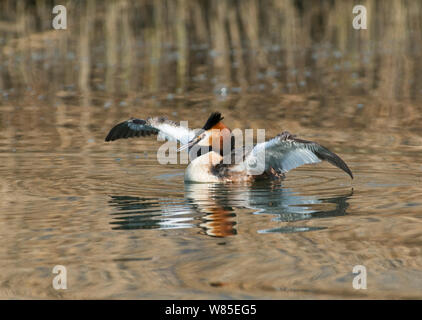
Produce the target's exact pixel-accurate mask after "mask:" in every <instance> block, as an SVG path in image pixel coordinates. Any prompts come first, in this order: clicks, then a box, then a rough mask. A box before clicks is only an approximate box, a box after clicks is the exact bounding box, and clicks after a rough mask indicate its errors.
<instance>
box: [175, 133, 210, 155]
mask: <svg viewBox="0 0 422 320" xmlns="http://www.w3.org/2000/svg"><path fill="white" fill-rule="evenodd" d="M204 136H205V132H204V131H201V132H200V133H198V134H197V135H196V137H194V138H193V139H192V140H191V141H189V142H188V143H186V144H185V145H183V146H181V147H180V148H179V149H177V152H180V151H183V150H186V149H189V148H191V147H193V146H194V145H195V144H197V143H198V142H199V141H201V140H202V139H203V138H204Z"/></svg>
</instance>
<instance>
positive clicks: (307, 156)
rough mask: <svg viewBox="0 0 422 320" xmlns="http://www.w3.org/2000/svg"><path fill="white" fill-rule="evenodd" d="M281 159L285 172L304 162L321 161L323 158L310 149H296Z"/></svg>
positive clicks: (282, 168)
mask: <svg viewBox="0 0 422 320" xmlns="http://www.w3.org/2000/svg"><path fill="white" fill-rule="evenodd" d="M279 161H280V163H281V170H282V171H283V172H287V171H290V170H292V169H294V168H297V167H299V166H301V165H304V164H310V163H318V162H321V160H320V159H318V157H317V156H316V155H315V154H314V153H313V152H312V151H310V150H308V149H294V150H291V151H288V152H287V153H285V154H284V156H282V157H281V158H280V159H279Z"/></svg>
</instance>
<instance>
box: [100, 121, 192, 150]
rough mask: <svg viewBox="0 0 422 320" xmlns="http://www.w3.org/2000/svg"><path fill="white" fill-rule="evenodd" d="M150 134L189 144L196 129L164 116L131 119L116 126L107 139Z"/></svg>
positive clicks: (112, 139)
mask: <svg viewBox="0 0 422 320" xmlns="http://www.w3.org/2000/svg"><path fill="white" fill-rule="evenodd" d="M150 135H158V136H159V138H162V139H165V140H170V141H180V142H181V143H182V144H187V143H188V142H189V141H190V140H191V139H193V138H194V137H195V131H194V130H190V129H189V128H187V127H183V126H180V125H179V124H177V123H175V122H173V121H170V120H168V119H167V118H163V117H154V118H148V119H146V120H142V119H130V120H127V121H124V122H121V123H119V124H117V125H116V126H114V127H113V128H112V129H111V130H110V132H109V133H108V135H107V137H106V138H105V141H114V140H117V139H127V138H132V137H144V136H150Z"/></svg>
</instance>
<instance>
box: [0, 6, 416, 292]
mask: <svg viewBox="0 0 422 320" xmlns="http://www.w3.org/2000/svg"><path fill="white" fill-rule="evenodd" d="M37 3H39V5H38V6H37V7H33V6H32V5H25V6H19V5H15V2H14V1H5V2H4V3H2V4H1V5H0V6H2V10H0V12H1V14H0V22H2V24H1V25H0V43H1V49H0V58H1V59H0V177H1V179H0V239H1V243H2V246H1V248H0V270H1V273H0V297H1V298H6V299H10V298H65V299H70V298H140V299H145V298H148V299H154V298H156V299H161V298H164V299H167V298H168V299H170V298H178V299H207V298H213V299H226V298H253V299H255V298H257V299H258V298H259V299H261V298H268V299H285V298H288V299H290V298H292V299H293V298H317V299H321V298H336V299H338V298H421V297H422V254H421V247H422V232H421V231H422V229H421V212H422V200H421V194H422V162H421V156H422V147H421V146H422V130H421V125H420V124H421V123H422V122H421V121H422V108H421V105H422V81H421V78H420V74H421V72H422V65H421V61H422V59H421V58H422V57H421V52H422V48H421V43H422V42H421V39H422V33H421V28H420V25H421V17H422V13H421V8H422V6H421V5H420V4H419V3H417V2H416V1H415V2H398V1H394V2H393V1H391V3H390V1H383V2H380V1H367V5H368V7H369V9H368V12H369V14H370V19H369V22H368V30H367V31H355V30H353V29H352V28H351V20H352V18H353V16H352V14H351V12H352V7H351V4H349V3H348V2H346V1H333V2H331V3H332V4H331V5H328V4H327V3H326V2H323V5H321V6H319V7H318V6H311V5H309V4H307V3H306V2H304V3H302V2H301V1H268V2H264V3H261V2H259V1H242V2H239V3H237V2H230V1H228V2H225V1H221V2H220V1H219V2H218V5H217V4H216V3H217V2H215V3H214V2H211V3H201V2H198V3H197V2H189V1H154V2H152V1H151V3H148V2H139V3H135V4H133V3H132V2H131V1H113V2H107V3H103V2H101V1H90V2H86V3H83V4H80V3H79V2H78V3H76V2H72V1H70V2H69V8H68V12H69V14H70V16H69V17H68V24H69V26H68V30H66V31H64V30H61V31H55V30H52V29H51V27H50V24H49V23H47V22H48V21H49V19H50V18H51V13H50V11H49V6H50V4H49V2H48V1H46V2H43V1H40V2H37ZM173 13H177V14H173ZM387 16H389V17H393V18H392V19H391V20H386V19H385V17H387ZM280 17H281V18H280ZM46 21H47V22H46ZM212 111H220V112H222V113H223V115H224V117H225V123H226V124H227V125H228V126H229V127H231V128H253V129H258V128H265V129H266V135H267V137H271V136H274V135H276V134H278V133H280V132H282V131H284V130H289V131H290V132H292V133H294V134H297V135H298V136H299V137H301V138H304V139H308V140H315V141H318V142H319V143H321V144H323V145H325V146H327V147H328V148H330V149H331V150H332V151H334V152H336V153H338V154H339V155H340V156H341V157H342V158H343V159H344V160H345V161H346V162H347V163H348V165H349V167H350V168H351V170H352V171H353V173H354V176H355V179H354V180H351V179H350V178H349V177H348V176H347V175H345V174H344V173H343V172H341V171H340V170H338V169H336V168H334V167H332V166H330V165H329V164H326V163H322V164H318V165H315V166H304V167H301V168H298V169H297V170H293V171H291V172H289V173H288V175H287V178H286V180H285V181H283V182H282V183H276V182H270V183H255V184H236V185H233V184H185V183H184V182H183V172H184V166H182V165H166V166H164V165H159V164H158V163H157V160H156V151H157V148H158V147H159V146H160V144H161V143H162V142H158V141H156V140H155V139H154V138H146V139H128V140H119V141H115V142H113V143H105V142H104V137H105V136H106V134H107V133H108V130H109V129H110V128H111V127H112V126H113V125H114V124H116V123H118V122H119V121H122V120H125V119H128V118H129V117H131V116H136V117H140V118H143V117H147V116H150V115H167V116H169V117H170V118H172V119H174V120H188V121H189V124H190V125H191V126H192V127H193V128H196V127H200V126H202V125H203V122H204V121H205V120H206V118H207V117H208V115H209V113H210V112H212ZM55 265H64V266H66V268H67V273H68V289H67V290H64V291H57V290H54V289H53V287H52V284H51V282H52V279H53V277H54V274H53V273H52V269H53V267H54V266H55ZM355 265H364V266H365V267H366V268H367V273H368V278H367V279H368V280H367V286H368V289H367V290H355V289H353V287H352V281H353V277H354V275H353V273H352V269H353V267H354V266H355Z"/></svg>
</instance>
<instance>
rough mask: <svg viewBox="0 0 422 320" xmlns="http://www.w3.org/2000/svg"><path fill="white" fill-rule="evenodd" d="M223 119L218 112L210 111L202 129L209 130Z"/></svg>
mask: <svg viewBox="0 0 422 320" xmlns="http://www.w3.org/2000/svg"><path fill="white" fill-rule="evenodd" d="M223 119H224V118H223V117H222V116H221V113H220V112H213V113H211V115H210V117H209V118H208V120H207V122H206V123H205V125H204V127H203V128H202V129H204V130H210V129H211V128H212V127H214V126H215V125H216V124H217V123H219V122H220V121H221V120H223Z"/></svg>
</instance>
